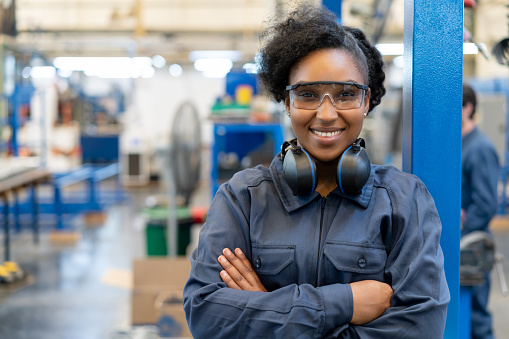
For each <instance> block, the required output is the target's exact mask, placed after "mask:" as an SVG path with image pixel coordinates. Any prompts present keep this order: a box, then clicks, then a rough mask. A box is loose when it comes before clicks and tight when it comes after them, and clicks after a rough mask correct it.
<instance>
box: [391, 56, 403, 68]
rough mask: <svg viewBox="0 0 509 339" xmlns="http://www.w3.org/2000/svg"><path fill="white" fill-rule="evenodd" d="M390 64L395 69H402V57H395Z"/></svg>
mask: <svg viewBox="0 0 509 339" xmlns="http://www.w3.org/2000/svg"><path fill="white" fill-rule="evenodd" d="M392 63H393V64H394V66H396V67H397V68H403V63H404V62H403V56H402V55H398V56H397V57H395V58H394V59H393V60H392Z"/></svg>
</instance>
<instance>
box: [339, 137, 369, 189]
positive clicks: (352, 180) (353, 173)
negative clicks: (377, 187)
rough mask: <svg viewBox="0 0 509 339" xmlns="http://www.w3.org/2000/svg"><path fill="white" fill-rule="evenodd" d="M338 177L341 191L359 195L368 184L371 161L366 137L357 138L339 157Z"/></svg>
mask: <svg viewBox="0 0 509 339" xmlns="http://www.w3.org/2000/svg"><path fill="white" fill-rule="evenodd" d="M337 172H338V175H337V177H336V180H337V183H338V186H339V189H340V190H341V192H343V193H345V194H348V195H359V194H361V193H362V188H363V187H364V185H366V182H367V181H368V179H369V174H370V172H371V163H370V161H369V157H368V153H367V152H366V149H365V142H364V139H362V138H359V139H357V140H356V141H355V142H354V143H353V145H352V146H350V147H348V148H347V149H346V150H345V151H344V152H343V155H342V156H341V159H339V163H338V171H337Z"/></svg>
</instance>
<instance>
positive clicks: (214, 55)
mask: <svg viewBox="0 0 509 339" xmlns="http://www.w3.org/2000/svg"><path fill="white" fill-rule="evenodd" d="M241 57H242V52H240V51H192V52H189V60H191V61H193V62H194V61H196V60H199V59H230V60H231V61H234V62H235V61H239V60H240V58H241Z"/></svg>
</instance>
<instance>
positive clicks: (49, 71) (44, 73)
mask: <svg viewBox="0 0 509 339" xmlns="http://www.w3.org/2000/svg"><path fill="white" fill-rule="evenodd" d="M56 72H57V71H56V69H55V67H53V66H35V67H32V69H31V70H30V76H31V77H32V78H34V79H50V78H53V77H54V76H55V74H56Z"/></svg>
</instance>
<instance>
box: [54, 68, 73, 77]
mask: <svg viewBox="0 0 509 339" xmlns="http://www.w3.org/2000/svg"><path fill="white" fill-rule="evenodd" d="M72 72H73V71H71V70H70V69H57V74H58V76H60V77H62V78H69V77H70V76H71V75H72Z"/></svg>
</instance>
